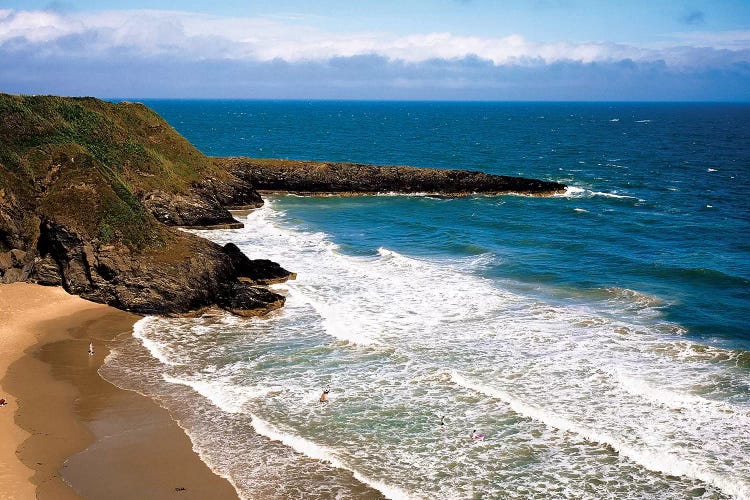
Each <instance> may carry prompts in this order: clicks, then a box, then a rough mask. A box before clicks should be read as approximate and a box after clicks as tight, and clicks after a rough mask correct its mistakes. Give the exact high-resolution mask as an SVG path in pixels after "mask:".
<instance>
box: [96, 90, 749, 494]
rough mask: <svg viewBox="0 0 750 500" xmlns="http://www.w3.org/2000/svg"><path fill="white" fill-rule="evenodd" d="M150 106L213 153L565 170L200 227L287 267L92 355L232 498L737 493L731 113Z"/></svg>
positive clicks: (740, 337)
mask: <svg viewBox="0 0 750 500" xmlns="http://www.w3.org/2000/svg"><path fill="white" fill-rule="evenodd" d="M145 103H146V104H147V105H149V106H151V107H152V108H153V109H155V110H156V111H157V112H158V113H159V114H161V115H162V116H163V117H164V118H165V119H166V120H167V121H168V122H169V123H170V124H171V125H172V126H173V127H174V128H175V129H177V131H178V132H180V133H181V134H182V135H184V136H185V137H186V138H187V139H188V140H189V141H191V142H192V143H193V144H195V145H196V146H197V147H198V148H199V149H200V150H201V151H203V152H204V153H206V154H208V155H212V156H249V157H262V158H291V159H306V160H327V161H349V162H361V163H371V164H378V165H411V166H417V167H430V168H440V169H448V168H450V169H469V170H479V171H483V172H488V173H493V174H502V175H517V176H523V177H532V178H539V179H545V180H551V181H557V182H562V183H564V184H566V185H567V186H568V189H567V192H566V193H565V194H562V195H557V196H553V197H525V196H517V195H508V196H492V197H488V196H471V197H465V198H455V199H444V198H438V197H431V196H396V195H389V194H387V193H384V194H383V195H380V196H367V197H354V198H352V197H345V198H342V197H325V198H307V197H298V196H274V197H270V198H269V199H268V202H267V203H266V206H264V207H263V208H262V209H260V210H257V211H255V212H253V213H250V214H249V215H244V214H243V215H238V217H239V218H241V220H243V222H245V223H246V227H245V229H242V230H234V231H212V232H200V233H199V234H201V235H202V236H204V237H207V238H210V239H213V240H215V241H217V242H220V243H225V242H228V241H233V242H235V243H236V244H237V245H239V246H240V248H242V249H243V251H245V253H247V254H248V255H250V256H251V257H252V258H261V257H262V258H271V259H274V260H276V261H278V262H280V263H281V264H282V265H283V266H284V267H285V268H287V269H289V270H292V271H295V272H297V273H298V279H297V280H296V281H294V282H289V283H287V284H284V285H278V286H277V288H278V289H279V291H280V292H281V293H284V294H286V295H287V306H286V307H285V309H284V310H283V311H281V312H279V313H277V314H275V315H272V317H271V318H268V319H263V320H258V319H256V320H240V319H237V318H233V317H228V316H221V317H218V318H217V317H215V316H214V317H210V318H193V319H159V318H146V319H145V320H143V321H142V322H141V323H139V325H138V326H137V328H136V332H135V338H134V340H133V343H134V346H133V347H132V349H131V351H130V352H131V353H132V352H136V351H137V350H138V349H141V351H140V354H139V356H140V357H139V358H138V359H135V357H134V356H136V355H135V354H126V353H125V352H123V353H120V354H119V355H118V356H114V357H113V359H112V360H111V362H110V366H109V368H108V369H109V370H110V371H111V373H110V377H111V378H113V379H115V380H116V381H117V380H119V381H120V382H122V380H125V379H128V380H129V382H128V384H131V385H133V384H135V386H136V387H135V388H137V389H138V390H141V391H142V392H146V393H150V394H152V395H153V396H154V397H156V398H158V399H160V400H161V401H162V403H163V404H165V405H166V406H168V407H170V408H172V409H173V412H176V413H177V414H178V415H182V416H181V419H182V420H183V425H184V427H185V428H186V429H187V430H188V433H189V434H190V435H191V437H192V438H193V440H194V443H196V447H197V448H198V449H199V451H200V452H201V456H202V457H203V458H204V460H205V461H206V462H207V463H209V465H211V467H212V468H214V470H216V471H218V472H219V473H221V474H223V475H225V476H227V477H229V478H230V479H231V480H232V481H233V483H234V484H235V486H236V487H237V489H238V491H239V492H240V493H241V495H243V496H244V497H247V498H250V497H253V496H254V495H256V494H259V492H260V493H267V494H269V495H271V496H273V495H274V494H282V496H285V497H292V498H314V497H319V498H334V497H337V498H349V497H367V496H373V497H377V496H378V495H385V496H387V497H390V498H550V497H552V498H603V497H605V498H688V497H701V498H732V497H734V498H750V458H748V457H750V327H748V323H749V322H750V105H747V104H714V103H694V104H679V103H669V104H667V103H439V102H421V103H412V102H409V103H406V102H318V101H314V102H303V101H170V100H151V101H146V102H145ZM118 359H119V362H118ZM126 366H138V367H139V370H140V371H141V372H142V375H139V376H141V377H143V379H142V380H140V379H138V380H140V382H138V381H136V379H137V377H135V378H134V377H133V374H132V373H130V372H129V371H128V370H127V369H126ZM149 367H150V369H151V370H150V371H149V369H148V368H149ZM147 373H151V375H150V377H151V378H148V376H147V375H146V374H147ZM122 383H123V384H124V382H122ZM128 384H125V385H128ZM326 385H330V386H331V393H330V394H331V397H330V400H331V401H330V402H329V403H328V404H320V403H318V402H317V399H318V396H319V394H320V390H321V388H322V387H324V386H326ZM196 393H198V394H201V395H202V396H204V398H203V400H205V401H204V403H203V404H202V406H201V408H200V412H197V411H194V410H186V409H182V410H180V408H184V406H185V405H184V401H185V400H186V399H185V398H194V397H195V394H196ZM181 398H182V399H181ZM181 412H182V413H181ZM442 416H446V419H445V422H447V425H440V417H442ZM475 429H478V431H477V432H481V433H482V434H484V435H485V436H486V437H485V439H483V440H473V439H471V437H470V433H471V432H472V431H473V430H475ZM269 457H271V458H269ZM279 488H281V489H280V490H279Z"/></svg>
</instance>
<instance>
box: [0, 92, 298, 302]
mask: <svg viewBox="0 0 750 500" xmlns="http://www.w3.org/2000/svg"><path fill="white" fill-rule="evenodd" d="M261 204H262V200H261V198H260V196H259V195H258V193H257V192H256V191H255V190H254V189H253V187H252V185H251V184H250V183H249V182H247V181H246V180H245V179H243V178H239V177H236V176H234V175H233V174H231V173H229V172H228V171H226V170H225V169H223V168H221V167H219V166H217V165H215V164H214V163H213V162H212V161H211V159H209V158H207V157H206V156H205V155H203V154H202V153H201V152H200V151H198V150H197V149H195V148H194V147H193V146H192V145H191V144H190V143H188V142H187V141H186V140H185V139H184V138H183V137H182V136H180V135H179V134H178V133H177V132H175V131H174V129H172V128H171V127H170V126H169V125H168V124H167V123H166V122H165V121H164V120H163V119H161V118H160V117H159V116H158V115H156V113H154V112H153V111H151V110H149V109H148V108H146V107H145V106H143V105H141V104H132V103H119V104H113V103H108V102H104V101H100V100H97V99H92V98H62V97H54V96H34V97H31V96H12V95H7V94H0V282H5V283H8V282H13V281H34V282H38V283H42V284H50V285H61V286H63V287H64V288H65V289H66V290H67V291H69V292H70V293H73V294H77V295H81V296H82V297H85V298H87V299H90V300H93V301H96V302H103V303H107V304H111V305H113V306H116V307H118V308H122V309H128V310H131V311H135V312H141V313H184V312H187V311H192V310H196V309H200V308H203V307H207V306H211V305H218V306H219V307H222V308H224V309H227V310H230V311H232V312H235V313H237V314H244V315H253V314H263V313H265V312H267V311H270V310H272V309H274V308H277V307H280V306H281V305H282V304H283V302H284V298H283V297H282V296H280V295H278V294H275V293H273V292H271V291H269V290H268V289H266V288H264V286H263V285H265V284H267V283H271V282H278V281H283V280H284V279H287V278H289V277H291V276H292V274H291V273H289V272H288V271H285V270H283V269H281V267H280V266H278V265H273V263H270V262H269V261H265V260H261V261H252V260H250V259H248V258H247V257H245V256H244V255H243V254H242V253H241V252H240V251H239V250H238V249H237V248H236V247H235V246H234V245H231V246H230V245H228V246H226V247H221V246H219V245H216V244H215V243H212V242H210V241H208V240H205V239H203V238H200V237H197V236H195V235H192V234H189V233H185V232H183V231H178V230H176V229H175V228H174V227H173V226H187V227H240V226H241V224H240V223H239V222H237V221H236V220H235V219H234V218H233V217H232V215H231V214H230V213H229V211H228V210H227V208H231V207H236V208H239V207H242V208H249V207H256V206H259V205H261Z"/></svg>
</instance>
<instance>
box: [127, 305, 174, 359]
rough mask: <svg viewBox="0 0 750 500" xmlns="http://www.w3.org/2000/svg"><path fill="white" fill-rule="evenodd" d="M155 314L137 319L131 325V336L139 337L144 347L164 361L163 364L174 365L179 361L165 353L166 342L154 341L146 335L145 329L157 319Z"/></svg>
mask: <svg viewBox="0 0 750 500" xmlns="http://www.w3.org/2000/svg"><path fill="white" fill-rule="evenodd" d="M157 319H158V318H157V317H156V316H146V317H144V318H142V319H140V320H138V321H137V322H136V323H135V325H133V336H134V337H135V338H137V339H139V340H140V341H141V342H142V343H143V345H144V347H146V349H148V351H149V352H150V353H151V355H152V356H153V357H155V358H156V359H158V360H159V361H161V362H162V363H164V364H165V365H169V366H175V365H178V364H179V363H177V362H175V361H172V360H171V359H170V358H169V355H168V353H167V349H166V347H167V346H166V344H164V343H160V342H157V341H154V340H153V339H152V338H151V337H150V336H148V335H146V331H147V329H148V328H149V327H150V326H151V325H152V324H153V323H154V322H155V321H156V320H157Z"/></svg>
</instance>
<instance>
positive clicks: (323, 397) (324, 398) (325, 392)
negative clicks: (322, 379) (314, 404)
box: [320, 386, 331, 403]
mask: <svg viewBox="0 0 750 500" xmlns="http://www.w3.org/2000/svg"><path fill="white" fill-rule="evenodd" d="M329 392H331V389H329V388H328V386H326V388H325V389H323V394H321V395H320V402H321V403H327V402H328V393H329Z"/></svg>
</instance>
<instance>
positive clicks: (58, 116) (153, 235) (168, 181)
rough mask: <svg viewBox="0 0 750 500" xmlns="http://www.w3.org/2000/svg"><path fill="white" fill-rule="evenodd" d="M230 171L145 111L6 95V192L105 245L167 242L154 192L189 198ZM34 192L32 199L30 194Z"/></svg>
mask: <svg viewBox="0 0 750 500" xmlns="http://www.w3.org/2000/svg"><path fill="white" fill-rule="evenodd" d="M209 175H213V176H217V177H221V176H223V175H225V174H224V172H223V170H222V169H220V168H219V167H217V166H215V165H214V164H213V162H212V161H211V160H210V159H209V158H207V157H206V156H205V155H203V154H202V153H201V152H200V151H198V150H197V149H195V147H193V146H192V145H191V144H190V143H189V142H188V141H187V140H186V139H185V138H183V137H182V136H180V135H179V134H178V133H177V132H176V131H175V130H174V129H173V128H172V127H170V126H169V124H167V123H166V122H165V121H164V120H163V119H162V118H161V117H159V116H158V115H157V114H156V113H154V112H153V111H152V110H150V109H148V108H147V107H146V106H143V105H142V104H134V103H118V104H114V103H110V102H105V101H101V100H98V99H94V98H89V97H87V98H70V97H57V96H14V95H8V94H0V189H8V190H13V191H14V192H18V193H19V194H21V193H23V196H26V197H28V196H32V197H36V198H39V199H40V200H41V201H40V203H39V207H38V208H39V210H40V211H41V213H43V214H44V215H46V216H49V217H54V218H60V219H61V220H65V221H66V223H68V224H71V225H72V226H73V227H75V228H76V230H78V231H81V232H82V233H83V234H85V235H87V236H89V237H91V238H93V239H95V240H96V241H99V242H101V243H114V242H122V243H124V244H126V245H128V246H130V247H132V248H134V249H143V248H146V247H148V246H151V245H156V246H159V245H161V244H162V243H163V240H164V237H165V236H164V232H163V230H162V229H161V228H160V226H159V225H158V223H157V222H156V221H155V220H154V218H153V217H152V216H151V215H150V214H149V213H148V212H147V211H146V210H145V209H144V208H143V206H142V205H141V203H140V196H141V195H142V194H143V193H147V192H149V191H153V190H157V189H158V190H162V191H165V192H168V193H186V192H187V191H188V190H189V189H190V186H191V184H193V183H194V182H196V181H198V180H200V179H202V178H204V177H206V176H209ZM31 193H33V194H31Z"/></svg>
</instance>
